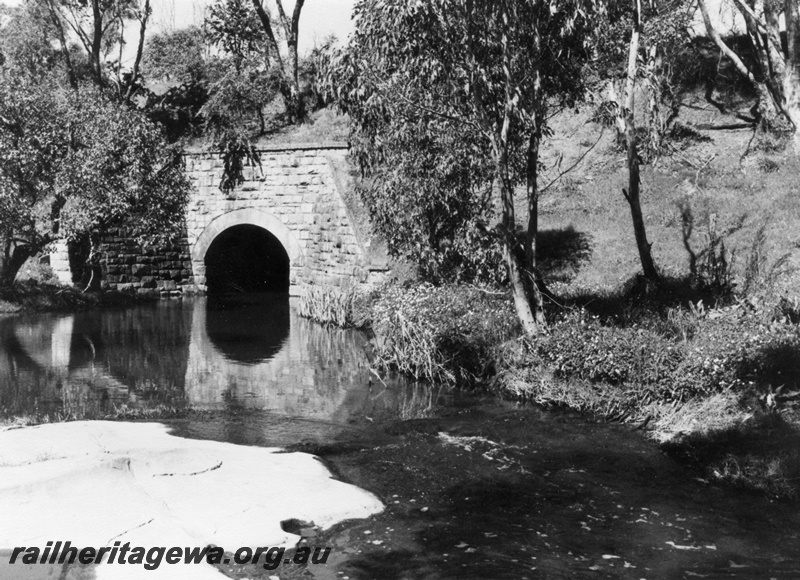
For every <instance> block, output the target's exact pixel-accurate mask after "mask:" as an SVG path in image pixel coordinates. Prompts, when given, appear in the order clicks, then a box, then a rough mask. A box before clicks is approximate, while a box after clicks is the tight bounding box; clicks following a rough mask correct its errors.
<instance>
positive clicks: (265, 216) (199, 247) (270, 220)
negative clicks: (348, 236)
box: [192, 207, 303, 265]
mask: <svg viewBox="0 0 800 580" xmlns="http://www.w3.org/2000/svg"><path fill="white" fill-rule="evenodd" d="M245 224H249V225H254V226H259V227H261V228H264V229H265V230H267V231H268V232H269V233H271V234H272V235H273V236H275V237H276V238H278V241H279V242H280V243H281V244H282V245H283V247H284V249H285V250H286V253H287V254H288V255H289V260H290V262H291V263H292V265H294V263H295V261H297V260H300V259H302V257H303V250H302V248H301V247H300V244H299V243H298V241H297V239H296V238H295V237H294V234H293V233H292V231H291V230H290V229H289V228H288V227H286V226H285V225H284V224H283V222H282V221H281V220H279V219H278V218H276V217H275V216H274V215H272V214H269V213H267V212H265V211H261V210H260V209H256V208H252V207H249V208H245V209H236V210H233V211H229V212H228V213H226V214H223V215H221V216H219V217H217V218H215V219H214V220H212V221H211V223H210V224H208V225H207V226H206V227H205V229H204V230H203V233H201V234H200V235H199V236H198V238H197V241H196V242H195V243H194V246H192V260H193V261H195V262H202V261H203V259H204V258H205V256H206V252H207V251H208V248H209V246H211V243H212V242H213V241H214V239H215V238H216V237H217V236H218V235H219V234H221V233H222V232H224V231H225V230H227V229H228V228H230V227H233V226H239V225H245Z"/></svg>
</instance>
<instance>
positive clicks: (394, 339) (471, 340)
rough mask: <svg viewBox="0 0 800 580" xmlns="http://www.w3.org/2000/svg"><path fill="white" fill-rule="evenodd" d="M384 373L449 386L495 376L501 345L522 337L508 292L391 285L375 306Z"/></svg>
mask: <svg viewBox="0 0 800 580" xmlns="http://www.w3.org/2000/svg"><path fill="white" fill-rule="evenodd" d="M371 322H372V330H373V332H374V334H375V337H374V340H373V346H374V354H375V356H376V360H377V363H378V367H379V370H382V371H388V370H395V371H399V372H402V373H404V374H407V375H409V376H412V377H414V378H415V379H418V380H427V381H432V382H437V383H444V384H448V385H474V384H475V383H476V382H478V381H480V380H483V379H486V378H487V377H489V376H491V375H492V374H493V373H494V369H495V363H494V355H495V349H496V347H497V345H500V344H502V343H503V342H505V341H506V340H508V339H509V338H511V337H513V336H515V335H517V334H518V333H519V326H518V322H517V317H516V315H515V314H514V309H513V305H512V304H511V301H510V300H509V298H508V297H507V296H506V295H505V293H502V294H497V293H490V292H487V291H484V290H480V289H478V288H475V287H473V286H440V287H436V286H433V285H431V284H420V285H417V286H411V287H398V286H390V287H386V288H384V289H383V290H382V291H381V292H379V293H378V296H377V297H376V298H375V300H374V302H373V304H372V308H371Z"/></svg>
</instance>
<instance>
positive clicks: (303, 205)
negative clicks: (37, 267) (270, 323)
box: [54, 143, 380, 294]
mask: <svg viewBox="0 0 800 580" xmlns="http://www.w3.org/2000/svg"><path fill="white" fill-rule="evenodd" d="M259 154H260V164H256V165H248V166H246V167H245V168H244V182H243V183H242V184H241V185H240V186H238V187H236V188H235V189H234V190H233V191H230V192H227V193H223V192H222V191H221V190H220V187H219V185H220V182H221V180H222V177H223V168H224V164H223V160H222V158H221V156H220V155H219V154H216V153H209V152H204V151H189V152H188V153H187V154H186V156H185V160H186V171H187V174H188V176H189V178H190V179H191V181H192V183H193V184H194V188H193V191H192V193H191V195H190V199H189V203H188V206H187V210H186V220H185V236H184V237H181V238H180V239H178V240H175V241H174V242H173V243H172V244H169V245H167V246H165V247H159V248H155V247H144V248H143V247H141V246H139V245H138V244H136V243H135V242H134V241H133V240H132V239H130V238H129V237H128V236H126V235H125V232H124V231H122V230H114V231H111V232H110V233H109V235H108V236H106V238H105V239H104V241H103V255H104V259H103V270H104V272H103V274H104V276H103V285H104V286H105V287H106V288H113V289H117V290H135V291H137V292H142V293H147V292H159V293H162V294H163V293H174V292H196V291H200V292H203V291H205V290H206V285H205V284H206V276H205V274H206V272H205V262H204V259H205V253H206V251H207V250H208V248H209V246H210V245H211V243H212V242H213V241H214V239H215V238H216V237H217V236H218V235H219V234H221V233H222V232H223V231H225V230H226V229H228V228H230V227H233V226H237V225H243V224H252V225H256V226H260V227H262V228H264V229H266V230H268V231H269V232H270V233H271V234H273V235H274V236H275V237H276V238H278V240H279V241H280V242H281V244H282V245H283V246H284V249H286V251H287V254H288V255H289V260H290V293H291V294H298V293H299V292H300V289H301V287H302V286H304V285H308V284H325V285H338V286H347V285H351V284H353V283H360V282H365V281H366V280H367V278H368V276H369V275H370V270H371V269H372V270H374V269H375V268H373V267H371V265H370V264H369V258H368V253H367V251H366V250H365V244H364V242H363V241H362V240H359V237H358V234H357V231H356V230H355V228H354V221H353V220H352V219H351V216H350V214H349V211H348V207H347V205H346V203H345V202H344V199H343V197H342V195H341V192H340V191H339V189H338V186H337V177H336V175H335V165H336V164H338V165H340V166H341V165H342V162H343V160H344V159H345V156H346V154H347V148H346V146H345V145H343V144H339V143H330V144H316V145H291V146H285V147H283V146H282V147H267V148H263V149H261V150H260V151H259ZM367 243H368V242H367ZM61 253H63V252H61ZM54 257H55V259H56V262H57V263H58V264H59V266H58V267H57V268H56V270H57V273H58V275H59V276H60V277H61V278H63V279H65V280H66V279H68V278H69V272H66V273H65V272H62V271H61V270H63V269H64V267H65V266H64V264H63V263H66V261H65V260H64V259H62V258H63V256H61V255H60V254H56V255H54ZM379 269H380V268H379Z"/></svg>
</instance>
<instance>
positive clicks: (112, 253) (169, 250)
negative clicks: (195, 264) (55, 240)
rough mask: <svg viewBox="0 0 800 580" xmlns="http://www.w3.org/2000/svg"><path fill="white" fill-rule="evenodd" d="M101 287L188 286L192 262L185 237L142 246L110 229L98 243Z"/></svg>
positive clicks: (173, 288) (167, 290) (166, 289)
mask: <svg viewBox="0 0 800 580" xmlns="http://www.w3.org/2000/svg"><path fill="white" fill-rule="evenodd" d="M101 255H102V265H103V282H102V284H103V286H105V287H106V288H114V289H116V290H122V291H129V290H135V291H137V292H139V293H146V292H159V293H171V292H177V291H179V290H184V289H187V287H188V288H189V289H191V285H192V282H193V279H192V262H191V255H190V253H189V244H188V241H187V240H186V238H185V237H183V238H179V239H177V240H174V241H173V242H172V243H169V244H166V245H162V246H157V247H156V246H151V247H148V246H145V247H142V246H140V245H139V244H137V243H136V242H135V241H134V240H132V239H131V238H130V237H129V236H128V235H126V232H125V230H122V229H114V230H111V231H110V232H109V233H108V235H107V236H106V237H105V238H103V243H102V245H101Z"/></svg>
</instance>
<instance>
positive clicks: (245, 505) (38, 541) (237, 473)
mask: <svg viewBox="0 0 800 580" xmlns="http://www.w3.org/2000/svg"><path fill="white" fill-rule="evenodd" d="M382 509H383V505H382V504H381V502H380V501H379V500H378V499H377V498H376V497H375V496H373V495H372V494H370V493H368V492H366V491H363V490H361V489H359V488H357V487H355V486H352V485H349V484H346V483H343V482H341V481H337V480H334V479H332V478H331V475H330V473H329V472H328V470H327V469H326V468H325V466H324V465H323V464H322V463H321V462H320V461H319V460H318V459H317V458H316V457H314V456H313V455H308V454H305V453H284V452H283V451H282V450H281V449H279V448H263V447H247V446H241V445H233V444H230V443H219V442H216V441H201V440H193V439H182V438H180V437H174V436H172V435H170V434H169V433H168V431H167V428H166V427H165V426H164V425H161V424H157V423H120V422H108V421H76V422H71V423H58V424H50V425H41V426H37V427H25V428H20V429H9V430H4V431H0V514H1V515H0V518H2V525H0V551H6V550H12V549H13V548H14V547H17V546H27V547H31V546H36V547H38V548H40V549H43V548H44V547H45V545H46V543H47V542H48V541H52V542H57V541H61V542H66V541H69V542H70V543H71V544H72V545H73V546H77V547H79V548H80V547H93V548H100V547H102V546H112V545H113V544H114V542H117V541H119V542H121V544H124V543H125V542H130V545H131V546H132V547H133V546H142V547H145V548H148V549H149V548H150V547H166V548H170V547H173V546H177V547H190V548H191V547H204V546H209V545H214V546H219V547H222V548H224V549H225V551H226V552H235V551H236V550H237V549H239V548H242V547H249V548H253V549H255V548H258V547H287V548H291V547H294V546H295V545H296V544H297V542H298V541H299V539H300V536H298V535H295V534H291V533H288V532H286V531H284V530H283V529H282V527H281V522H283V521H286V520H289V519H296V520H302V521H308V522H311V521H313V522H314V523H315V524H316V525H318V526H320V527H322V528H326V527H329V526H331V525H333V524H335V523H337V522H340V521H343V520H346V519H353V518H365V517H368V516H370V515H372V514H375V513H378V512H380V511H381V510H382ZM3 560H4V562H3V563H0V578H4V577H14V576H13V575H11V576H8V575H7V574H6V572H11V570H10V569H11V568H14V569H15V571H16V572H19V574H22V573H23V571H22V570H21V569H19V568H30V567H33V565H31V566H26V565H24V564H20V563H19V560H18V563H17V564H13V565H10V564H7V563H6V562H7V559H6V558H3ZM36 566H37V567H38V566H39V565H36ZM2 568H5V570H2ZM94 573H95V574H96V577H97V578H99V579H105V578H108V579H118V578H140V577H144V578H148V579H151V580H156V579H157V578H161V577H164V578H173V579H178V578H183V577H186V578H192V579H202V578H209V579H210V578H215V577H217V578H222V577H223V576H222V575H221V574H220V573H219V572H217V570H216V569H215V568H213V567H211V566H209V565H207V564H191V565H187V564H180V565H178V564H174V565H169V564H166V563H165V562H162V563H161V565H160V566H159V568H157V569H156V570H144V569H143V567H142V566H141V565H122V564H100V565H98V566H97V567H96V568H95V569H94ZM183 575H185V576H183Z"/></svg>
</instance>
